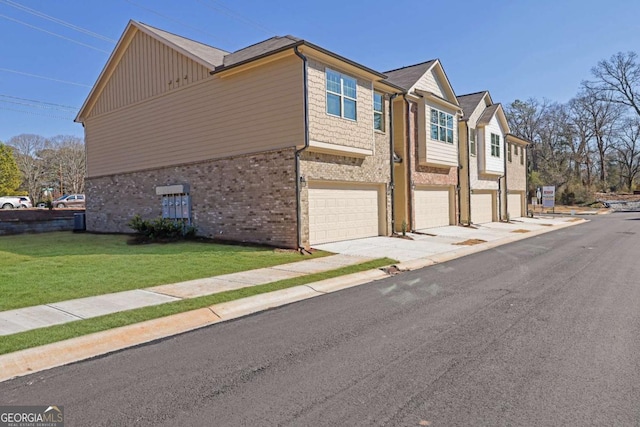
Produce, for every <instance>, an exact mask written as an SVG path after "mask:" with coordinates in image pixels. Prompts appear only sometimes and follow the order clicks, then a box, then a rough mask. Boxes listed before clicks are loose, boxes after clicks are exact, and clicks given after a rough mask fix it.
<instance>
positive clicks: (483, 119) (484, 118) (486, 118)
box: [478, 104, 500, 125]
mask: <svg viewBox="0 0 640 427" xmlns="http://www.w3.org/2000/svg"><path fill="white" fill-rule="evenodd" d="M498 108H500V104H491V105H489V106H488V107H487V109H486V110H484V113H482V115H481V116H480V118H479V119H478V124H479V125H487V124H489V122H490V121H491V118H492V117H493V115H494V114H495V113H496V111H498Z"/></svg>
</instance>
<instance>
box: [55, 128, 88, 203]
mask: <svg viewBox="0 0 640 427" xmlns="http://www.w3.org/2000/svg"><path fill="white" fill-rule="evenodd" d="M51 142H52V148H53V153H54V155H55V157H54V159H52V161H51V162H50V167H51V169H54V170H55V173H56V174H57V175H58V176H59V178H60V186H61V190H60V191H61V192H66V193H84V176H85V172H86V162H85V150H84V142H83V141H82V139H81V138H78V137H76V136H71V135H58V136H56V137H54V138H51Z"/></svg>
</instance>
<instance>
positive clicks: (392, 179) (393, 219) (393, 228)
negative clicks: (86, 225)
mask: <svg viewBox="0 0 640 427" xmlns="http://www.w3.org/2000/svg"><path fill="white" fill-rule="evenodd" d="M398 95H400V94H399V93H394V94H393V95H391V97H390V98H389V147H390V148H391V153H389V156H390V157H389V161H390V163H391V176H390V182H389V186H390V187H391V192H390V194H391V234H394V233H395V232H396V209H395V202H394V200H395V188H396V184H395V167H396V162H395V160H394V157H395V145H394V140H393V100H394V99H396V97H397V96H398Z"/></svg>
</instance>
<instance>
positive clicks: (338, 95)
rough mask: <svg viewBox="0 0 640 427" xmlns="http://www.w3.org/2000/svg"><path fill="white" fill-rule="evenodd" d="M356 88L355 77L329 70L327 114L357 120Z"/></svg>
mask: <svg viewBox="0 0 640 427" xmlns="http://www.w3.org/2000/svg"><path fill="white" fill-rule="evenodd" d="M356 88H357V84H356V79H354V78H353V77H348V76H345V75H344V74H340V73H337V72H335V71H332V70H327V113H328V114H331V115H332V116H338V117H344V118H345V119H350V120H356V101H357V89H356Z"/></svg>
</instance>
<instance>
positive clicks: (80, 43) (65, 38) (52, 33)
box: [0, 15, 111, 53]
mask: <svg viewBox="0 0 640 427" xmlns="http://www.w3.org/2000/svg"><path fill="white" fill-rule="evenodd" d="M0 18H4V19H7V20H9V21H13V22H17V23H18V24H22V25H24V26H27V27H29V28H33V29H34V30H38V31H42V32H43V33H47V34H50V35H52V36H56V37H59V38H61V39H64V40H68V41H70V42H73V43H75V44H79V45H80V46H84V47H88V48H89V49H93V50H97V51H98V52H104V53H111V52H108V51H106V50H102V49H98V48H97V47H94V46H91V45H88V44H85V43H82V42H79V41H77V40H74V39H71V38H69V37H65V36H63V35H60V34H58V33H54V32H52V31H48V30H45V29H44V28H40V27H37V26H35V25H31V24H27V23H26V22H22V21H20V20H17V19H14V18H10V17H8V16H5V15H0Z"/></svg>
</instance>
